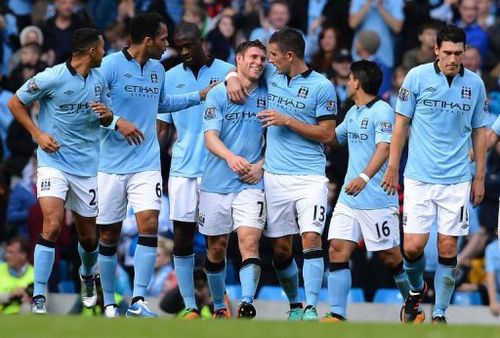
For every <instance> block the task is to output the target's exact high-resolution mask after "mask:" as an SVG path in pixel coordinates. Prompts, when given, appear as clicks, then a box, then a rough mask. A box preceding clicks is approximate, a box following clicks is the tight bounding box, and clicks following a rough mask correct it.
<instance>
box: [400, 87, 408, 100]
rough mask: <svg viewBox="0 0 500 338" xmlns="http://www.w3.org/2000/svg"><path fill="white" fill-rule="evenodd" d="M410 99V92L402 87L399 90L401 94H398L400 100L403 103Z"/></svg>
mask: <svg viewBox="0 0 500 338" xmlns="http://www.w3.org/2000/svg"><path fill="white" fill-rule="evenodd" d="M408 97H410V91H409V90H408V89H406V88H404V87H401V88H400V89H399V94H398V98H399V99H400V100H401V101H408Z"/></svg>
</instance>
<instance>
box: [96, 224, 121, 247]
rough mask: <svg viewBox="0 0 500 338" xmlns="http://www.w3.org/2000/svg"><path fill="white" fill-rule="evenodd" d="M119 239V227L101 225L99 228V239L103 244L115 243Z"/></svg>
mask: <svg viewBox="0 0 500 338" xmlns="http://www.w3.org/2000/svg"><path fill="white" fill-rule="evenodd" d="M119 239H120V229H119V228H118V229H116V228H115V227H112V226H107V225H106V226H101V227H100V229H99V241H101V242H102V243H104V244H108V245H111V244H115V243H117V242H118V240H119Z"/></svg>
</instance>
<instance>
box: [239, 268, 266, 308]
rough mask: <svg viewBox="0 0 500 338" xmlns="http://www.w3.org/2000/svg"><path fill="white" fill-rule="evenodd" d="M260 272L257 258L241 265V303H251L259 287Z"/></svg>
mask: <svg viewBox="0 0 500 338" xmlns="http://www.w3.org/2000/svg"><path fill="white" fill-rule="evenodd" d="M260 272H261V268H260V259H258V258H249V259H246V260H244V261H243V262H242V263H241V269H240V282H241V298H240V301H241V302H246V303H250V304H252V303H253V300H254V298H255V292H256V291H257V285H259V280H260Z"/></svg>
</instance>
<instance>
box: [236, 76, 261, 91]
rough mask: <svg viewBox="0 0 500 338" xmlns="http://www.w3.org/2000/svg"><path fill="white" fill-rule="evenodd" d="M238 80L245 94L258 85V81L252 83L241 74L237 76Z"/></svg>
mask: <svg viewBox="0 0 500 338" xmlns="http://www.w3.org/2000/svg"><path fill="white" fill-rule="evenodd" d="M238 79H239V80H240V83H241V85H242V87H243V89H244V90H245V92H246V93H250V92H251V91H252V90H254V88H255V87H257V85H258V84H259V82H258V81H252V80H250V79H248V78H246V77H244V76H243V75H241V74H238Z"/></svg>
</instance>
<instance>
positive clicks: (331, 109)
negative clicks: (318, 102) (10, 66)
mask: <svg viewBox="0 0 500 338" xmlns="http://www.w3.org/2000/svg"><path fill="white" fill-rule="evenodd" d="M326 110H328V111H329V112H331V113H333V112H335V111H336V110H337V105H336V104H335V100H328V101H326Z"/></svg>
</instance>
